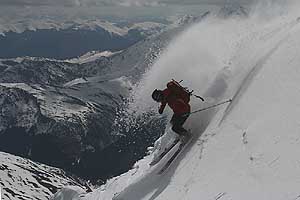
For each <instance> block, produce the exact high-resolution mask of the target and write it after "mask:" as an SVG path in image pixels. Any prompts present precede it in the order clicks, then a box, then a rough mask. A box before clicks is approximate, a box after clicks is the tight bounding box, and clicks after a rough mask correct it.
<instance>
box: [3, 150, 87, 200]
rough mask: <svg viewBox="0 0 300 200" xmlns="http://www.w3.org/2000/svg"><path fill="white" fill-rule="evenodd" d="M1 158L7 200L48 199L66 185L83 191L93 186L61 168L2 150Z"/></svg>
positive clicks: (4, 193)
mask: <svg viewBox="0 0 300 200" xmlns="http://www.w3.org/2000/svg"><path fill="white" fill-rule="evenodd" d="M0 160H1V164H0V169H1V170H0V186H1V196H2V199H3V200H12V199H24V200H27V199H28V200H29V199H30V200H42V199H43V200H46V199H49V198H50V197H51V196H52V195H53V194H54V193H56V192H57V191H58V190H59V189H60V188H62V187H65V186H66V185H70V188H72V189H73V190H74V189H76V190H77V191H81V192H82V193H84V192H85V191H88V190H90V188H89V187H88V186H87V185H86V186H85V184H83V183H84V182H83V181H80V180H79V179H78V178H75V177H74V176H70V175H69V174H67V173H66V172H64V171H62V170H61V169H58V168H54V167H49V166H47V165H43V164H40V163H35V162H32V161H30V160H28V159H24V158H21V157H18V156H13V155H11V154H7V153H2V152H0ZM80 182H81V183H80Z"/></svg>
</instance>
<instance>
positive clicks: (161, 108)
mask: <svg viewBox="0 0 300 200" xmlns="http://www.w3.org/2000/svg"><path fill="white" fill-rule="evenodd" d="M166 105H167V102H162V103H161V105H160V107H159V110H158V113H159V114H162V113H163V112H164V109H165V107H166Z"/></svg>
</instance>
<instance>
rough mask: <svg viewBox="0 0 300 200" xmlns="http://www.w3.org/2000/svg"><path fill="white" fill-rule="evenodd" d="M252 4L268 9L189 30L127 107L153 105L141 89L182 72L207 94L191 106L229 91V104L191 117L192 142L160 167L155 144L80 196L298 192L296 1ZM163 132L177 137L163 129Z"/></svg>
mask: <svg viewBox="0 0 300 200" xmlns="http://www.w3.org/2000/svg"><path fill="white" fill-rule="evenodd" d="M257 8H259V9H261V10H263V11H264V12H259V11H257V10H256V11H255V12H253V13H252V14H251V15H250V16H249V18H247V19H237V18H235V19H226V20H220V19H215V18H210V19H208V20H206V21H204V22H201V23H199V24H197V25H195V26H193V27H191V28H190V29H189V30H187V31H186V32H185V33H184V34H182V35H181V36H180V37H179V38H177V39H176V40H175V41H173V43H172V44H171V45H170V46H169V48H168V49H167V51H165V53H164V54H163V55H162V56H161V58H160V59H159V60H158V61H157V62H156V64H154V66H153V67H152V68H151V69H150V70H149V71H148V72H147V73H146V74H145V76H144V78H143V80H142V81H141V83H140V85H139V86H138V87H137V88H136V90H135V93H134V94H133V99H134V101H133V103H132V104H131V105H129V108H128V109H129V110H131V111H132V113H137V114H141V113H143V112H146V111H149V110H156V109H157V108H156V107H157V105H156V104H154V103H153V102H152V101H151V99H150V100H149V98H148V96H149V95H147V94H149V93H151V91H152V90H153V89H154V88H162V87H164V85H165V81H166V80H168V79H171V78H175V79H178V80H180V79H184V80H185V82H184V84H185V85H187V86H189V87H191V88H193V89H195V93H198V94H201V95H203V96H204V97H205V98H206V99H207V100H208V101H207V102H206V103H205V104H201V103H199V102H197V100H195V99H194V100H193V101H192V109H193V110H196V109H198V108H203V107H205V106H207V105H211V104H213V103H216V102H219V101H221V100H222V99H227V98H232V97H233V102H232V103H231V104H230V105H228V106H220V107H219V108H218V109H213V110H208V111H205V112H202V113H197V114H194V115H192V116H191V117H190V118H189V120H188V121H187V123H186V127H187V128H190V129H191V130H192V132H193V134H194V138H193V141H192V143H191V145H189V146H188V147H187V148H186V149H185V150H184V151H183V152H182V154H181V155H180V156H179V157H178V159H177V160H176V161H175V162H174V163H173V164H172V166H171V168H170V169H169V170H168V171H167V172H166V173H165V174H163V175H161V176H159V175H157V171H158V170H159V169H160V168H161V167H162V166H163V164H164V162H165V161H166V159H164V160H162V162H161V163H159V164H158V165H156V166H154V167H150V166H149V163H150V162H151V160H152V159H153V155H154V153H155V152H157V151H159V150H160V148H161V147H162V146H161V145H160V144H156V145H155V147H154V148H152V149H151V152H150V155H148V156H146V157H145V158H144V159H142V160H140V161H139V162H137V163H136V164H135V166H134V167H133V169H132V170H130V171H129V172H127V173H125V174H123V175H121V176H119V177H115V178H113V179H111V180H109V181H108V182H107V184H106V185H104V186H101V187H100V188H99V189H98V190H97V191H95V192H93V193H89V194H87V195H85V197H82V199H85V200H94V199H95V200H96V199H101V200H111V199H114V200H141V199H143V200H154V199H155V200H168V199H172V200H183V199H185V200H194V199H211V200H219V199H222V200H226V199H228V200H229V199H236V200H240V199H243V200H248V199H249V200H250V199H251V200H252V199H258V200H269V199H272V200H286V199H298V198H299V196H300V191H299V185H300V175H299V174H300V163H299V157H298V154H299V153H300V147H299V141H300V134H299V126H300V124H299V120H298V116H299V114H300V104H299V102H300V101H299V100H300V90H299V84H300V73H299V72H300V71H299V64H300V58H299V55H298V54H299V51H300V37H299V34H300V24H299V18H298V17H299V16H298V14H297V6H295V5H292V6H291V7H289V6H286V7H285V6H281V9H280V10H279V11H278V10H277V9H271V8H266V7H257ZM276 8H278V7H276ZM291 8H293V9H291ZM298 8H299V7H298ZM266 10H271V11H272V12H270V13H267V12H266ZM295 10H296V11H295ZM262 13H263V14H262ZM298 13H299V12H298ZM199 38H200V39H199ZM168 116H169V115H168ZM164 137H167V138H172V137H174V134H173V133H172V132H170V131H169V128H168V127H167V128H166V134H165V135H164V136H163V138H164ZM163 138H161V139H160V140H163ZM158 143H159V141H158Z"/></svg>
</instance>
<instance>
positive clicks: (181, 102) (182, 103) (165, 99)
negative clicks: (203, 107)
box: [152, 80, 192, 139]
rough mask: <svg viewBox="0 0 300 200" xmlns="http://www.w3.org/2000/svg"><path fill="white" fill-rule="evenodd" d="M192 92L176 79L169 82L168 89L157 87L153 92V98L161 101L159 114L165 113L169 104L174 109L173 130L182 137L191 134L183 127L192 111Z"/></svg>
mask: <svg viewBox="0 0 300 200" xmlns="http://www.w3.org/2000/svg"><path fill="white" fill-rule="evenodd" d="M191 94H192V92H189V91H188V90H186V89H185V88H183V87H182V86H181V85H180V84H179V83H178V82H177V81H175V80H172V81H170V82H168V83H167V88H166V89H164V90H158V89H155V90H154V91H153V93H152V98H153V100H154V101H156V102H159V103H161V105H160V107H159V110H158V112H159V114H162V113H163V111H164V109H165V107H166V105H167V104H168V105H169V107H170V108H171V109H172V110H173V112H174V114H173V116H172V119H171V121H170V123H171V124H172V130H173V131H174V132H175V133H177V134H178V135H179V137H181V138H182V139H183V138H186V139H187V138H189V137H190V136H191V133H190V132H188V131H187V130H186V129H184V128H183V127H182V126H183V124H184V122H185V121H186V120H187V118H188V117H189V113H190V112H191V106H190V105H189V102H190V96H191Z"/></svg>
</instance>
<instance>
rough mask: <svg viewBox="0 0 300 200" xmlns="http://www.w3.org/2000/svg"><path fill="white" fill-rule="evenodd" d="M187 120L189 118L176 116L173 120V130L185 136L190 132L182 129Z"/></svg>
mask: <svg viewBox="0 0 300 200" xmlns="http://www.w3.org/2000/svg"><path fill="white" fill-rule="evenodd" d="M187 118H188V116H184V115H176V114H174V115H173V117H172V119H171V124H172V130H173V131H174V132H175V133H177V134H178V135H180V136H185V135H186V134H187V132H188V131H187V130H185V129H184V128H183V127H182V125H183V124H184V122H185V121H186V120H187Z"/></svg>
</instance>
